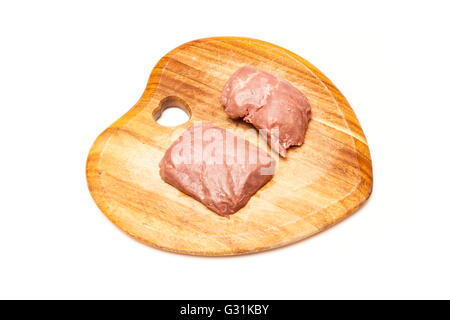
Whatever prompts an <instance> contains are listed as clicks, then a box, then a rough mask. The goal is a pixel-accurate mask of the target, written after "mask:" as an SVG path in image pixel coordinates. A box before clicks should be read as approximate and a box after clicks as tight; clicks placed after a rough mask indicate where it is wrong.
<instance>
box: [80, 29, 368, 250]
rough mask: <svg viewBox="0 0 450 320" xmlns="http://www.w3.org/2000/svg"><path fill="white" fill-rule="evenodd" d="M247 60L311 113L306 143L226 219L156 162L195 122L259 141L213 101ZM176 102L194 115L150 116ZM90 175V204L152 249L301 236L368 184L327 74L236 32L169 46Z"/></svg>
mask: <svg viewBox="0 0 450 320" xmlns="http://www.w3.org/2000/svg"><path fill="white" fill-rule="evenodd" d="M243 65H254V66H256V67H259V68H261V69H263V70H266V71H268V72H270V73H272V74H274V75H276V76H278V77H281V78H283V79H285V80H287V81H289V82H290V83H291V84H292V85H294V86H295V87H296V88H298V89H300V90H301V91H302V92H303V93H304V94H305V95H306V97H307V98H308V100H309V102H310V104H311V108H312V120H311V121H310V123H309V128H308V131H307V134H306V139H305V143H304V144H303V145H302V146H301V147H297V148H291V149H289V150H288V153H287V158H286V159H281V158H280V159H278V168H277V171H276V173H275V176H274V177H273V179H272V180H271V181H270V182H269V183H268V184H266V185H265V186H264V187H263V188H262V189H260V190H259V191H258V192H257V193H256V194H255V195H254V196H253V197H252V198H251V199H250V201H249V202H248V203H247V205H246V206H245V207H244V208H242V209H241V210H239V211H238V212H237V213H235V214H233V215H232V216H230V218H224V217H221V216H218V215H217V214H215V213H214V212H212V211H210V210H209V209H207V208H206V207H205V206H203V205H202V204H201V203H200V202H198V201H196V200H194V199H193V198H191V197H189V196H187V195H185V194H183V193H182V192H180V191H179V190H177V189H175V188H174V187H172V186H171V185H168V184H166V183H165V182H164V181H162V180H161V178H160V176H159V167H158V163H159V161H160V160H161V158H162V157H163V155H164V152H165V151H166V150H167V149H168V148H169V146H170V145H171V144H172V142H173V141H174V140H175V139H176V138H177V137H178V136H179V135H180V134H181V133H182V132H183V131H184V130H185V129H187V128H188V127H190V126H191V125H192V124H194V122H198V121H208V122H212V123H214V124H215V125H217V126H219V127H222V128H224V129H228V130H231V131H233V132H234V133H236V134H238V135H240V136H242V137H244V138H246V139H248V140H250V141H252V142H254V143H258V142H261V141H258V139H257V137H258V135H257V133H256V132H255V131H254V130H251V128H252V127H251V126H250V125H248V124H246V123H244V122H243V121H235V120H231V119H230V118H229V117H228V116H227V115H226V114H225V112H224V111H223V106H222V105H221V104H220V102H219V98H220V93H221V90H222V88H223V86H224V84H225V82H226V81H227V79H228V78H229V77H230V76H231V75H232V74H233V73H234V72H235V71H236V70H237V69H239V68H240V67H241V66H243ZM173 105H178V106H180V107H183V106H185V108H186V109H188V111H189V112H190V113H191V117H190V120H189V121H188V122H187V123H185V124H183V125H181V126H178V127H165V126H161V125H159V124H158V123H157V122H156V121H155V118H157V116H158V115H159V114H160V112H161V109H164V108H165V107H167V106H169V107H170V106H173ZM260 145H264V147H265V143H262V144H260ZM86 174H87V180H88V185H89V190H90V192H91V194H92V197H93V198H94V200H95V202H96V203H97V205H98V206H99V208H100V210H101V211H102V212H103V213H104V214H105V215H106V216H107V217H108V218H109V219H110V220H111V221H112V222H113V223H115V224H116V225H117V226H118V227H119V228H120V229H122V230H123V231H125V232H126V233H128V234H129V235H131V236H133V237H135V238H136V239H138V240H140V241H142V242H144V243H146V244H149V245H151V246H153V247H157V248H161V249H164V250H169V251H173V252H178V253H186V254H195V255H215V256H217V255H234V254H242V253H250V252H257V251H262V250H267V249H272V248H276V247H280V246H284V245H287V244H290V243H293V242H296V241H299V240H301V239H304V238H306V237H309V236H311V235H313V234H315V233H317V232H320V231H322V230H324V229H326V228H328V227H330V226H332V225H333V224H335V223H336V222H338V221H340V220H342V219H343V218H344V217H346V216H347V215H349V214H350V213H352V212H353V211H354V210H356V209H357V208H358V207H359V206H360V205H361V204H362V203H363V202H364V201H366V200H367V198H368V197H369V195H370V193H371V191H372V163H371V158H370V153H369V147H368V145H367V141H366V138H365V136H364V133H363V130H362V129H361V126H360V124H359V122H358V120H357V118H356V116H355V114H354V112H353V110H352V108H351V107H350V105H349V104H348V102H347V100H346V99H345V98H344V96H343V95H342V94H341V93H340V92H339V90H338V89H337V88H336V87H335V86H334V85H333V84H332V83H331V81H330V80H329V79H328V78H326V77H325V76H324V75H323V74H322V73H321V72H320V71H319V70H318V69H316V68H315V67H314V66H313V65H311V64H310V63H309V62H307V61H306V60H304V59H303V58H301V57H299V56H298V55H296V54H294V53H292V52H290V51H288V50H286V49H283V48H281V47H278V46H276V45H273V44H270V43H267V42H264V41H260V40H254V39H247V38H235V37H219V38H208V39H201V40H196V41H192V42H189V43H186V44H183V45H181V46H179V47H178V48H176V49H174V50H172V51H171V52H169V53H168V54H166V55H165V56H164V57H163V58H162V59H161V60H160V61H159V62H158V63H157V65H156V66H155V68H154V69H153V71H152V73H151V75H150V79H149V81H148V84H147V87H146V89H145V92H144V94H143V95H142V97H141V98H140V99H139V101H138V102H137V103H136V105H135V106H134V107H133V108H132V109H131V110H130V111H128V112H127V113H126V114H125V115H123V116H122V117H121V118H120V119H119V120H117V121H116V122H115V123H114V124H112V125H111V126H110V127H109V128H107V129H106V130H105V131H104V132H103V133H102V134H101V135H100V136H99V137H98V138H97V140H96V141H95V143H94V145H93V146H92V149H91V150H90V152H89V157H88V161H87V167H86Z"/></svg>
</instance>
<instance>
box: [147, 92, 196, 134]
mask: <svg viewBox="0 0 450 320" xmlns="http://www.w3.org/2000/svg"><path fill="white" fill-rule="evenodd" d="M190 118H191V110H190V108H189V106H188V105H187V104H186V102H184V101H183V100H182V99H180V98H178V97H175V96H170V97H167V98H164V99H163V100H161V102H160V104H159V107H158V108H157V109H155V111H154V112H153V119H155V121H156V122H157V123H158V124H160V125H162V126H165V127H175V126H179V125H181V124H183V123H186V122H188V121H189V119H190Z"/></svg>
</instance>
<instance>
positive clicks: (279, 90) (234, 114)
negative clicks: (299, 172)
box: [220, 66, 311, 157]
mask: <svg viewBox="0 0 450 320" xmlns="http://www.w3.org/2000/svg"><path fill="white" fill-rule="evenodd" d="M220 101H221V103H222V104H223V105H224V106H225V112H226V113H227V114H228V116H230V117H231V118H233V119H236V118H241V117H244V120H245V121H247V122H249V123H251V124H253V125H254V126H255V127H256V128H257V129H259V130H266V134H267V142H268V143H269V144H270V145H271V147H272V149H273V150H274V151H276V152H278V153H279V154H280V155H281V156H283V157H286V149H287V148H289V147H290V146H299V145H301V144H302V143H303V141H304V139H305V133H306V129H307V127H308V122H309V120H310V119H311V106H310V104H309V102H308V100H307V99H306V97H305V96H304V95H303V93H301V92H300V91H299V90H298V89H296V88H295V87H294V86H292V85H291V84H290V83H288V82H287V81H285V80H283V79H280V78H278V77H276V76H274V75H272V74H270V73H268V72H266V71H263V70H260V69H257V68H255V67H252V66H244V67H242V68H240V69H239V70H237V71H236V72H235V73H234V74H233V75H232V76H231V78H230V79H228V81H227V83H226V84H225V87H224V88H223V91H222V96H221V98H220Z"/></svg>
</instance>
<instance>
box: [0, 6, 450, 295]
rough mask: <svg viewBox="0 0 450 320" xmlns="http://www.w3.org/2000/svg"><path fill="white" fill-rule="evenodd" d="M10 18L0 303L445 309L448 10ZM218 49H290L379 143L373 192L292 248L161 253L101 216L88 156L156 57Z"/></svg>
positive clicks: (4, 63)
mask: <svg viewBox="0 0 450 320" xmlns="http://www.w3.org/2000/svg"><path fill="white" fill-rule="evenodd" d="M0 3H1V4H0V107H1V121H0V134H1V136H0V137H1V144H2V145H1V146H2V149H1V151H0V153H1V157H0V170H1V176H0V188H1V190H0V191H1V192H0V199H1V201H0V298H139V299H140V298H161V299H162V298H167V299H169V298H185V299H196V298H210V299H213V298H222V299H230V298H233V299H241V298H248V299H252V298H253V299H260V298H267V299H282V298H288V299H291V298H292V299H294V298H295V299H300V298H447V299H448V298H450V292H449V287H450V276H449V270H450V256H449V244H450V228H449V227H450V225H449V223H450V210H449V206H448V202H447V201H446V200H447V199H448V197H449V191H450V190H449V187H448V181H449V175H448V165H449V156H448V155H449V152H448V146H449V142H448V140H449V138H450V134H449V125H448V122H449V116H450V112H449V107H450V103H449V96H448V91H449V88H450V83H449V72H450V68H449V57H450V50H449V42H450V41H449V30H450V23H449V17H448V16H449V12H450V10H449V8H448V7H447V6H446V4H447V2H446V1H422V2H418V1H404V2H401V1H386V2H383V1H377V2H373V3H372V4H369V3H367V2H363V1H352V2H349V1H326V2H325V1H314V2H313V3H314V4H306V3H303V2H301V1H290V2H288V1H280V0H277V1H257V2H252V1H220V2H219V1H204V2H197V1H192V0H191V1H180V2H170V1H123V2H117V1H71V2H69V1H39V2H38V1H2V2H0ZM224 35H232V36H246V37H252V38H257V39H262V40H266V41H269V42H272V43H275V44H277V45H280V46H282V47H285V48H287V49H289V50H291V51H293V52H295V53H297V54H299V55H301V56H302V57H304V58H305V59H307V60H309V61H310V62H312V63H313V64H314V65H316V66H317V67H318V68H319V69H320V70H321V71H322V72H324V73H325V75H327V76H328V77H329V78H330V79H331V80H332V81H333V82H334V83H335V85H336V86H337V87H338V88H339V89H340V90H341V91H342V92H343V94H344V95H345V96H346V97H347V99H348V100H349V102H350V104H351V105H352V106H353V108H354V110H355V112H356V114H357V116H358V118H359V120H360V122H361V124H362V127H363V129H364V131H365V134H366V136H367V139H368V141H369V145H370V150H371V153H372V161H373V167H374V168H373V170H374V190H373V194H372V196H371V198H370V200H369V201H368V202H367V204H366V205H365V206H364V207H363V208H362V209H361V210H359V211H358V212H356V213H355V214H354V215H352V216H351V217H350V218H348V219H346V220H345V221H343V222H342V223H340V224H338V225H336V226H335V227H333V228H331V229H330V230H328V231H326V232H323V233H321V234H319V235H317V236H314V237H312V238H310V239H308V240H306V241H303V242H301V243H297V244H294V245H291V246H289V247H286V248H282V249H278V250H273V251H269V252H266V253H260V254H253V255H247V256H241V257H231V258H229V257H228V258H199V257H191V256H183V255H177V254H172V253H166V252H163V251H160V250H156V249H153V248H150V247H147V246H145V245H142V244H141V243H139V242H137V241H135V240H133V239H131V238H130V237H128V236H126V235H125V234H124V233H123V232H121V231H120V230H119V229H117V228H116V227H115V226H114V225H113V224H112V223H110V222H109V221H108V220H107V219H106V218H105V217H104V216H103V215H102V213H101V212H100V211H99V209H98V208H97V207H96V205H95V203H94V201H93V200H92V198H91V196H90V194H89V191H88V188H87V184H86V178H85V163H86V158H87V155H88V152H89V149H90V147H91V145H92V143H93V142H94V140H95V138H96V137H97V136H98V134H100V132H101V131H103V130H104V129H105V128H106V127H107V126H109V125H110V124H111V123H112V122H113V121H115V120H116V119H117V118H119V117H120V116H121V115H122V114H124V113H126V112H127V111H128V110H129V109H130V108H131V107H132V106H133V105H134V103H135V102H136V101H137V100H138V99H139V97H140V95H141V94H142V92H143V90H144V88H145V85H146V82H147V79H148V76H149V75H150V72H151V70H152V68H153V66H154V65H155V64H156V62H157V61H158V60H159V58H161V57H162V56H163V55H164V54H166V53H167V52H168V51H170V50H171V49H173V48H175V47H176V46H178V45H180V44H182V43H184V42H187V41H190V40H194V39H197V38H203V37H209V36H224Z"/></svg>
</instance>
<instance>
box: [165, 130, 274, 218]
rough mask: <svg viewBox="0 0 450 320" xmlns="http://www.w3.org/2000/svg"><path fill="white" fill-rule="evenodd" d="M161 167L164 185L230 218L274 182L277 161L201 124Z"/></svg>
mask: <svg viewBox="0 0 450 320" xmlns="http://www.w3.org/2000/svg"><path fill="white" fill-rule="evenodd" d="M159 167H160V175H161V178H162V179H163V180H164V181H165V182H167V183H169V184H171V185H172V186H174V187H176V188H177V189H179V190H180V191H182V192H184V193H185V194H187V195H190V196H192V197H193V198H195V199H197V200H198V201H200V202H202V203H203V204H204V205H205V206H207V207H208V208H209V209H211V210H213V211H214V212H216V213H217V214H219V215H221V216H228V215H230V214H232V213H235V212H236V211H238V210H239V209H240V208H242V207H243V206H245V204H246V203H247V202H248V201H249V199H250V197H251V196H252V195H253V194H255V193H256V192H257V191H258V190H259V189H260V188H261V187H262V186H263V185H264V184H266V183H267V182H268V181H269V180H270V179H272V176H273V173H274V168H275V160H274V159H273V158H272V157H271V156H270V155H268V154H267V152H266V151H264V150H262V149H260V148H258V147H257V146H255V145H253V144H252V143H250V142H248V141H247V140H244V139H242V138H239V137H238V136H236V135H234V134H232V133H231V132H229V131H226V130H224V129H221V128H218V127H215V126H213V125H212V124H209V123H199V124H195V125H193V126H192V127H190V128H189V129H187V130H186V131H185V132H184V133H183V134H182V135H181V136H180V137H179V138H178V139H177V140H176V141H175V142H174V143H173V144H172V146H171V147H170V148H169V149H168V150H167V151H166V153H165V155H164V157H163V159H162V160H161V162H160V164H159Z"/></svg>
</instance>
